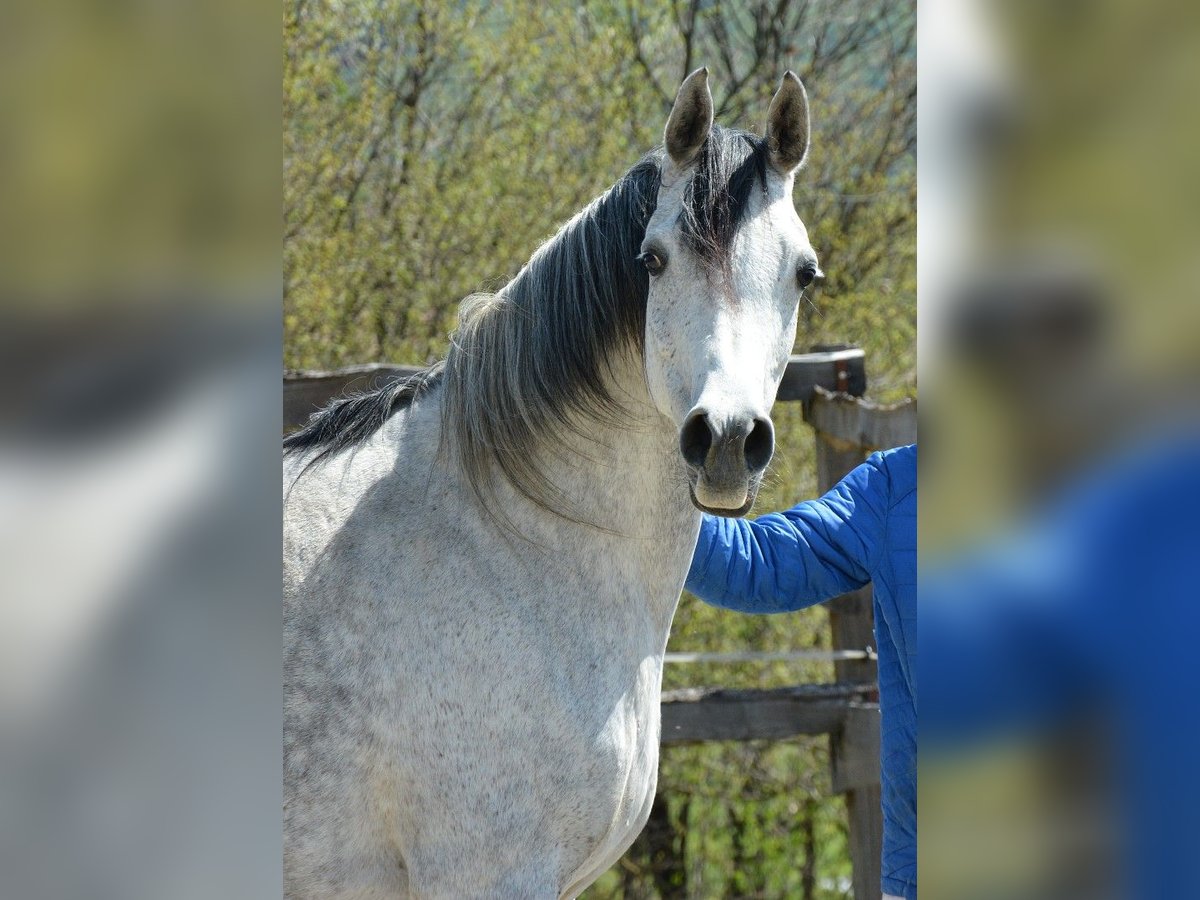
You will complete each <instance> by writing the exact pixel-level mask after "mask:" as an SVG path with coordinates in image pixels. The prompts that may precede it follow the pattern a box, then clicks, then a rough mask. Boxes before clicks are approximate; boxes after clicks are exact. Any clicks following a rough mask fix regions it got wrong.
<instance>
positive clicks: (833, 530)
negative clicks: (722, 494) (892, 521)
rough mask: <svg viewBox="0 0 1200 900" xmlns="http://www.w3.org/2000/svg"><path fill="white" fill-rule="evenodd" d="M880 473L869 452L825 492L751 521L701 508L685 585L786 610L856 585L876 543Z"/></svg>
mask: <svg viewBox="0 0 1200 900" xmlns="http://www.w3.org/2000/svg"><path fill="white" fill-rule="evenodd" d="M888 487H889V486H888V477H887V471H886V467H885V466H884V465H883V464H882V462H881V459H880V455H879V454H875V455H873V456H872V457H871V458H870V459H868V460H867V461H866V462H864V463H863V464H862V465H860V466H858V467H857V468H856V469H854V470H853V471H852V472H850V473H849V474H848V475H847V476H846V477H845V478H843V479H842V480H841V481H840V482H838V484H837V485H836V486H834V487H833V489H832V490H830V491H829V492H828V493H827V494H825V495H824V496H823V497H820V498H818V499H815V500H806V501H804V502H803V503H799V504H797V505H796V506H793V507H792V508H791V509H789V510H787V511H786V512H781V513H769V514H767V515H764V516H760V517H758V518H757V519H755V520H753V521H748V520H745V519H724V518H719V517H716V516H710V515H705V517H704V521H703V523H702V524H701V526H700V537H699V539H698V541H697V543H696V550H695V553H694V555H693V557H692V566H691V570H690V572H689V573H688V579H687V589H688V590H689V591H691V592H692V593H694V594H695V595H696V596H698V597H700V598H701V599H702V600H704V601H706V602H707V603H710V604H712V605H714V606H721V607H724V608H726V609H733V610H738V611H740V612H750V613H776V612H790V611H792V610H797V609H803V608H804V607H806V606H812V605H813V604H816V603H820V602H821V601H823V600H827V599H829V598H831V597H836V596H838V595H839V594H844V593H846V592H847V591H851V590H854V589H855V588H859V587H862V586H863V585H864V584H866V583H867V582H868V581H870V580H871V571H872V569H873V566H874V563H875V560H876V558H877V556H878V554H879V553H880V551H881V543H882V539H883V535H884V529H885V524H886V517H887V507H888V496H889V493H888Z"/></svg>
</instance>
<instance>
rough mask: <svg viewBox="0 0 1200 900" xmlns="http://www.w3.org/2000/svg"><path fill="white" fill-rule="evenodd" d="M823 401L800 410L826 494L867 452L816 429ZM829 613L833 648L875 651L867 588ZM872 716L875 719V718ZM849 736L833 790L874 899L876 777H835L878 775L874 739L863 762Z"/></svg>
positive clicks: (865, 893)
mask: <svg viewBox="0 0 1200 900" xmlns="http://www.w3.org/2000/svg"><path fill="white" fill-rule="evenodd" d="M813 349H814V350H817V349H821V350H825V349H833V348H826V347H820V348H817V347H814V348H813ZM864 381H865V379H864ZM854 387H856V388H858V390H853V388H851V391H853V394H854V395H855V396H861V395H862V394H863V393H865V391H866V384H865V383H862V384H860V385H854ZM851 391H847V392H846V393H850V392H851ZM821 402H822V398H820V397H816V398H814V399H812V400H809V401H808V402H807V403H805V405H804V411H805V418H806V419H807V420H808V422H809V424H810V425H812V426H813V435H814V438H815V440H816V457H817V458H816V463H817V490H818V491H819V492H820V493H822V494H824V493H825V492H826V491H828V490H829V489H830V488H832V487H833V486H834V485H835V484H837V483H838V482H839V481H841V480H842V478H843V477H844V476H845V475H846V474H847V473H849V472H850V471H851V470H852V469H854V468H855V467H856V466H858V465H859V464H860V463H861V462H862V461H863V459H864V458H865V456H866V453H865V450H864V448H863V447H862V445H861V444H859V443H858V442H857V441H853V440H847V438H848V437H849V436H848V435H834V434H829V433H826V432H824V431H822V430H821V429H820V428H819V427H817V423H816V422H815V421H814V419H815V416H814V415H813V410H814V405H816V404H819V403H821ZM828 609H829V625H830V629H831V630H832V638H833V642H832V646H833V649H835V650H838V649H844V648H858V649H861V648H863V647H874V646H875V633H874V615H873V610H872V604H871V586H870V585H867V586H866V587H864V588H861V589H860V590H857V591H853V592H851V593H849V594H844V595H842V596H841V597H838V598H837V599H835V600H833V601H832V602H831V603H829V604H828ZM834 673H835V678H836V680H837V681H843V682H874V681H875V680H876V678H877V671H876V667H875V663H874V662H872V661H868V660H842V661H838V662H835V663H834ZM875 715H876V719H877V718H878V714H877V713H876V714H875ZM862 730H866V731H868V733H869V732H870V726H869V724H868V725H867V727H866V729H862V728H860V729H859V731H860V732H861V731H862ZM875 734H876V735H877V734H878V722H876V723H875ZM852 737H861V735H853V736H852V735H848V734H845V729H843V730H841V731H838V732H835V733H834V734H831V735H830V737H829V742H830V760H831V763H832V767H833V781H834V790H835V791H841V792H844V794H845V799H846V814H847V818H848V820H849V835H850V862H851V866H852V874H851V878H852V886H853V893H854V897H855V898H856V900H874V898H877V897H878V896H879V895H880V880H881V871H880V857H881V855H882V849H883V810H882V808H881V802H880V801H881V797H880V788H879V783H878V777H876V779H875V780H874V783H862V782H861V781H858V783H845V781H844V779H842V778H839V773H841V772H844V771H847V770H863V769H865V770H866V771H867V772H874V773H875V775H876V776H878V772H879V755H878V749H877V748H878V740H876V741H875V747H876V750H875V755H874V759H867V758H866V757H867V755H868V754H870V752H871V751H870V749H869V747H870V746H871V745H870V743H868V744H867V747H863V746H862V744H861V743H859V742H857V741H854V740H852Z"/></svg>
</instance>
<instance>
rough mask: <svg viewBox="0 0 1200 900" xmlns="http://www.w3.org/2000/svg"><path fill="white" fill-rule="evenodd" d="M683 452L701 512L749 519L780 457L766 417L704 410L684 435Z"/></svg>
mask: <svg viewBox="0 0 1200 900" xmlns="http://www.w3.org/2000/svg"><path fill="white" fill-rule="evenodd" d="M679 452H680V453H681V454H682V455H683V459H684V462H685V463H687V467H688V476H689V477H688V482H689V486H690V488H691V496H692V503H693V504H694V505H695V506H696V508H697V509H700V510H702V511H704V512H709V513H713V514H715V515H719V516H743V515H745V514H746V513H748V512H749V511H750V507H752V506H753V505H754V498H755V497H756V496H757V494H758V487H759V485H760V484H761V483H762V476H763V472H765V471H766V468H767V464H768V463H770V461H771V456H772V454H773V453H774V452H775V428H774V427H773V426H772V425H771V420H770V419H769V418H767V417H766V416H761V415H760V416H752V415H733V416H716V415H714V414H713V413H710V412H708V411H706V410H702V409H698V410H694V411H693V412H692V413H691V414H690V415H689V416H688V417H687V420H686V421H685V422H684V423H683V428H681V429H680V431H679Z"/></svg>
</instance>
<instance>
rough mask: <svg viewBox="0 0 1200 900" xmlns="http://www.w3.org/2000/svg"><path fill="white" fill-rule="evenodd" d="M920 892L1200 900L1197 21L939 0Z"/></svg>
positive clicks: (930, 38)
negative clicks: (1199, 850) (1195, 853)
mask: <svg viewBox="0 0 1200 900" xmlns="http://www.w3.org/2000/svg"><path fill="white" fill-rule="evenodd" d="M919 19H920V21H919V31H920V47H921V51H920V73H919V75H920V77H919V81H920V92H921V112H920V121H919V132H920V139H921V154H920V165H919V168H920V172H919V175H920V202H919V211H920V217H921V228H920V236H919V255H920V264H919V268H920V291H919V303H920V329H921V336H920V366H919V368H920V373H921V376H922V384H923V388H924V390H923V392H922V420H921V434H922V442H923V444H924V450H923V454H922V460H923V466H924V468H923V469H922V472H921V504H920V531H921V540H920V554H921V569H922V572H921V591H920V643H921V656H922V671H921V691H922V694H923V698H922V704H921V710H920V722H921V724H920V734H921V754H922V757H921V769H920V804H921V813H920V829H921V845H920V846H921V849H920V880H921V885H922V891H921V896H922V897H926V896H928V897H931V898H935V900H936V898H955V900H960V898H984V897H986V898H1007V897H1012V898H1074V897H1088V898H1098V897H1146V898H1157V897H1194V896H1200V877H1198V875H1197V872H1196V868H1195V865H1194V863H1193V862H1192V849H1191V848H1192V846H1194V839H1195V836H1196V835H1197V834H1200V819H1198V816H1197V812H1196V810H1197V806H1196V803H1197V800H1200V785H1198V784H1197V781H1198V779H1197V775H1196V772H1195V759H1196V758H1197V754H1198V753H1200V741H1198V739H1197V731H1198V729H1197V723H1196V702H1195V697H1196V689H1197V687H1200V677H1198V676H1200V669H1198V667H1197V663H1196V656H1195V653H1194V648H1193V644H1192V637H1193V636H1194V635H1195V633H1196V626H1197V624H1200V623H1198V622H1197V606H1196V603H1195V601H1196V586H1195V577H1194V565H1195V559H1196V553H1197V548H1200V478H1198V477H1197V472H1198V471H1200V466H1198V463H1200V441H1198V440H1197V437H1198V435H1200V431H1198V429H1197V424H1198V419H1197V413H1198V412H1200V409H1198V397H1200V394H1198V393H1197V388H1198V387H1200V384H1198V378H1197V376H1198V375H1200V356H1198V354H1197V336H1198V334H1200V331H1198V328H1197V326H1198V325H1200V303H1197V299H1196V275H1197V254H1196V247H1197V237H1198V230H1200V215H1198V213H1197V209H1198V207H1197V205H1196V202H1195V201H1196V199H1197V196H1198V195H1197V188H1198V187H1200V171H1198V170H1197V167H1196V164H1195V161H1196V160H1197V159H1198V158H1200V154H1198V151H1200V110H1198V108H1197V106H1196V103H1195V89H1196V85H1197V83H1200V81H1198V78H1200V28H1198V25H1200V22H1198V17H1197V11H1196V9H1195V8H1194V6H1191V5H1186V4H1181V3H1169V2H1152V3H1127V2H1101V3H1071V2H1051V3H1044V2H1010V3H1003V4H1001V3H990V2H983V0H961V2H959V0H927V2H923V3H922V4H921V9H920V16H919Z"/></svg>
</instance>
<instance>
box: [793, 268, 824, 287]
mask: <svg viewBox="0 0 1200 900" xmlns="http://www.w3.org/2000/svg"><path fill="white" fill-rule="evenodd" d="M820 274H821V270H820V269H818V268H817V266H816V264H815V263H805V264H804V265H803V266H801V267H800V271H798V272H797V273H796V280H797V281H798V282H800V287H802V288H806V287H808V286H809V285H810V284H812V283H813V280H814V279H815V278H816V277H817V276H818V275H820Z"/></svg>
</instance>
